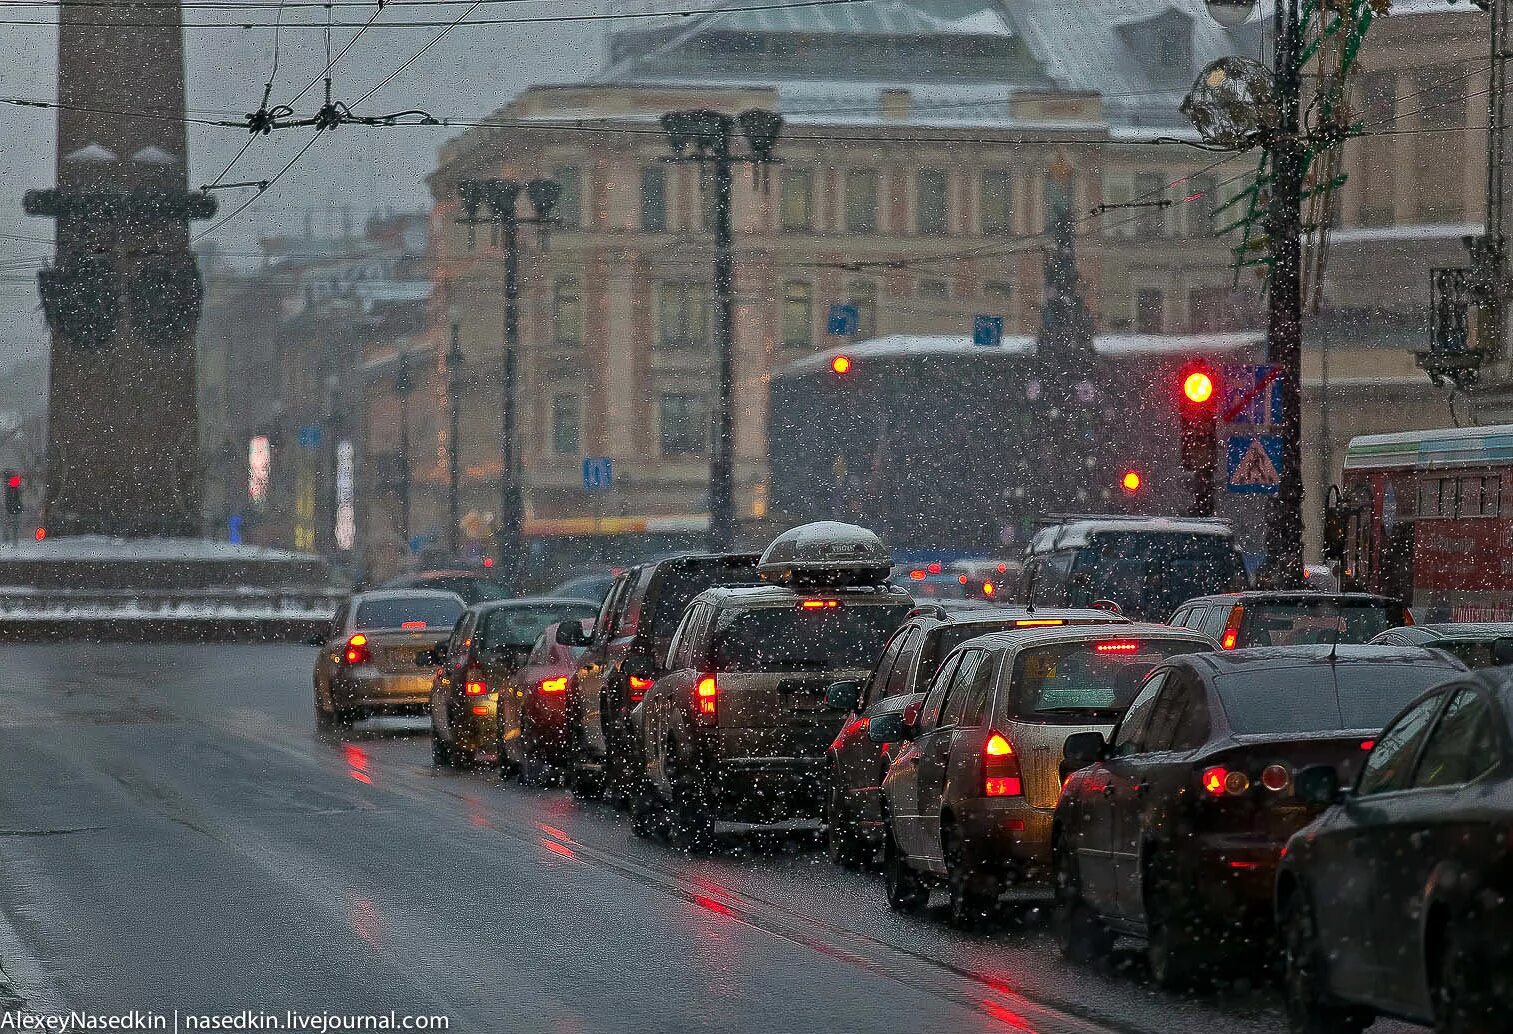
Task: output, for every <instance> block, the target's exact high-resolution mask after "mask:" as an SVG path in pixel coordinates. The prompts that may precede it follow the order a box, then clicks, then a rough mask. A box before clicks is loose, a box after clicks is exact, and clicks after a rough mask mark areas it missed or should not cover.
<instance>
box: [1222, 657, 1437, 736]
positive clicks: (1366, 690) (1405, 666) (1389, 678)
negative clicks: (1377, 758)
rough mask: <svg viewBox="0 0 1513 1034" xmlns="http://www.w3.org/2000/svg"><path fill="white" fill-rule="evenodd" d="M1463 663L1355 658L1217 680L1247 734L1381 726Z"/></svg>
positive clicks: (1232, 717)
mask: <svg viewBox="0 0 1513 1034" xmlns="http://www.w3.org/2000/svg"><path fill="white" fill-rule="evenodd" d="M1456 673H1457V669H1455V668H1451V667H1448V666H1444V667H1442V666H1440V665H1436V664H1424V663H1420V662H1415V663H1407V662H1404V661H1401V660H1399V661H1396V662H1381V663H1372V662H1364V663H1363V662H1351V663H1348V664H1330V663H1329V662H1328V661H1320V662H1319V663H1316V664H1306V665H1299V666H1297V667H1294V668H1282V669H1278V668H1271V667H1267V668H1262V669H1259V670H1256V671H1236V672H1231V673H1229V674H1225V675H1220V676H1218V677H1217V678H1216V679H1215V680H1214V686H1215V688H1216V689H1217V690H1218V692H1219V699H1220V701H1221V702H1222V703H1223V705H1224V713H1225V714H1226V715H1227V716H1228V717H1229V725H1230V728H1231V729H1233V730H1234V731H1235V732H1237V733H1240V734H1241V735H1245V734H1247V733H1253V734H1266V733H1278V734H1290V733H1302V732H1316V731H1325V730H1332V729H1380V728H1382V727H1383V726H1384V725H1386V724H1387V723H1388V722H1389V721H1391V720H1392V716H1393V715H1395V714H1397V713H1398V712H1399V711H1401V710H1402V709H1403V708H1404V707H1406V706H1407V705H1408V704H1409V703H1410V702H1412V700H1413V699H1414V698H1415V697H1417V696H1418V695H1419V694H1420V693H1422V692H1423V691H1424V690H1426V689H1428V688H1429V687H1430V686H1434V685H1437V684H1438V683H1440V682H1443V681H1444V680H1445V679H1447V678H1449V677H1451V676H1452V675H1455V674H1456Z"/></svg>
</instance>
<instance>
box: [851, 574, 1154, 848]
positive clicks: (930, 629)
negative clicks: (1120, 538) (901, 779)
mask: <svg viewBox="0 0 1513 1034" xmlns="http://www.w3.org/2000/svg"><path fill="white" fill-rule="evenodd" d="M915 602H916V604H917V605H916V606H915V608H914V610H913V611H911V612H910V614H909V616H908V619H907V620H906V621H905V622H904V623H903V624H902V625H901V626H899V628H898V629H897V630H896V631H895V632H894V633H893V635H891V636H890V637H889V638H888V641H887V643H886V644H884V646H883V649H882V652H881V654H880V655H879V657H878V660H877V663H876V665H875V666H874V667H873V669H872V674H871V675H869V676H868V677H867V678H865V679H863V680H860V681H851V680H848V681H842V682H837V683H835V684H834V685H832V686H831V687H830V688H829V689H828V690H827V694H828V696H829V698H830V706H831V707H832V708H833V709H835V710H837V711H844V712H845V717H844V718H842V720H841V722H840V728H839V731H838V732H837V733H836V737H835V740H834V741H833V742H832V743H831V744H830V751H829V760H830V771H829V788H828V790H827V791H826V794H825V844H826V850H827V852H828V853H829V855H830V858H831V860H832V861H834V862H836V863H837V864H840V865H847V866H851V865H865V864H876V863H877V862H879V861H881V859H882V848H883V807H882V804H883V800H882V784H883V776H884V775H885V774H887V771H888V765H889V764H891V763H892V761H893V756H892V752H893V748H894V747H895V746H896V745H897V743H898V742H899V741H900V739H901V737H900V736H898V735H896V734H895V733H896V731H897V728H898V719H900V718H901V717H902V715H903V712H904V710H905V708H907V707H908V706H909V705H910V704H911V703H918V702H920V701H922V700H923V699H924V692H923V691H924V689H925V688H926V687H927V686H929V684H930V679H931V678H932V677H933V676H934V675H935V671H936V669H937V668H938V667H939V665H940V662H941V660H942V659H944V658H945V657H946V655H947V654H949V653H950V652H951V651H952V650H954V649H956V647H958V646H960V645H961V644H962V643H964V642H966V641H967V640H968V639H975V638H976V637H977V636H980V635H986V634H988V633H989V632H1001V631H1006V630H1009V629H1014V628H1050V627H1057V626H1061V625H1083V624H1124V623H1126V622H1125V619H1124V618H1121V617H1119V616H1118V615H1117V614H1113V613H1111V612H1109V611H1106V610H1091V609H1089V610H1050V609H1045V608H1041V609H1039V610H1029V609H1027V608H1025V607H1022V606H1011V607H1001V606H996V605H990V604H987V603H982V602H979V601H969V600H952V601H942V602H928V603H920V602H919V601H918V600H916V601H915Z"/></svg>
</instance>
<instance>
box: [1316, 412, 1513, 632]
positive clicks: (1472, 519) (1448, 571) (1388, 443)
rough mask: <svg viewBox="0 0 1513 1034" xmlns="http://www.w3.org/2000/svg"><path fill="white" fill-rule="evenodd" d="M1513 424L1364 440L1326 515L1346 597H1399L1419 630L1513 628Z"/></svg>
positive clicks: (1353, 445) (1330, 549)
mask: <svg viewBox="0 0 1513 1034" xmlns="http://www.w3.org/2000/svg"><path fill="white" fill-rule="evenodd" d="M1505 485H1507V486H1508V487H1509V488H1510V489H1513V424H1508V425H1502V426H1497V427H1457V428H1445V429H1441V430H1434V431H1412V432H1408V433H1404V434H1372V435H1361V436H1358V437H1356V438H1353V439H1351V441H1350V444H1349V446H1348V447H1347V448H1346V451H1345V467H1344V485H1343V486H1342V487H1340V488H1337V489H1331V490H1330V493H1329V499H1328V501H1327V504H1326V510H1325V546H1324V548H1325V553H1326V555H1327V556H1329V558H1330V559H1331V560H1333V561H1334V562H1336V563H1337V564H1338V565H1339V567H1340V580H1341V583H1342V584H1343V586H1344V588H1345V589H1347V590H1362V591H1366V592H1377V593H1381V594H1383V595H1386V596H1396V597H1398V598H1399V599H1402V600H1403V601H1405V602H1407V603H1408V604H1409V605H1410V606H1411V607H1412V608H1413V615H1414V618H1415V619H1416V620H1417V621H1420V622H1425V621H1508V620H1510V619H1513V499H1510V500H1509V506H1504V505H1503V502H1502V498H1503V490H1504V486H1505Z"/></svg>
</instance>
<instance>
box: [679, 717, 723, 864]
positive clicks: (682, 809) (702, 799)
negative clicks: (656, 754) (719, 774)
mask: <svg viewBox="0 0 1513 1034" xmlns="http://www.w3.org/2000/svg"><path fill="white" fill-rule="evenodd" d="M667 752H668V756H669V757H672V758H676V759H677V761H676V764H675V766H674V768H673V770H672V773H671V778H670V779H669V780H668V783H669V784H670V786H669V789H670V790H671V791H672V802H671V803H672V807H671V808H669V809H668V811H669V814H668V825H669V826H670V827H671V828H670V830H669V839H670V840H671V841H672V844H673V846H674V847H676V848H677V849H678V850H680V851H684V852H686V853H688V854H705V853H708V852H709V851H710V850H712V849H713V848H714V823H715V818H714V814H713V812H712V810H711V808H710V806H709V790H708V787H707V786H706V785H705V782H704V780H703V779H701V778H700V777H699V772H698V768H697V766H696V765H695V764H694V763H693V761H692V760H691V759H690V758H689V757H688V756H687V754H686V752H685V748H683V747H682V746H681V745H680V744H678V743H676V742H674V743H669V744H668V747H667Z"/></svg>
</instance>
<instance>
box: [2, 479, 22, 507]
mask: <svg viewBox="0 0 1513 1034" xmlns="http://www.w3.org/2000/svg"><path fill="white" fill-rule="evenodd" d="M20 512H21V475H20V474H17V473H16V472H15V471H14V470H7V471H6V472H5V514H6V516H7V517H14V516H16V515H17V514H19V513H20Z"/></svg>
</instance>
